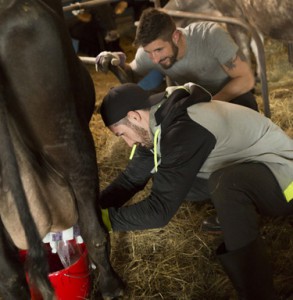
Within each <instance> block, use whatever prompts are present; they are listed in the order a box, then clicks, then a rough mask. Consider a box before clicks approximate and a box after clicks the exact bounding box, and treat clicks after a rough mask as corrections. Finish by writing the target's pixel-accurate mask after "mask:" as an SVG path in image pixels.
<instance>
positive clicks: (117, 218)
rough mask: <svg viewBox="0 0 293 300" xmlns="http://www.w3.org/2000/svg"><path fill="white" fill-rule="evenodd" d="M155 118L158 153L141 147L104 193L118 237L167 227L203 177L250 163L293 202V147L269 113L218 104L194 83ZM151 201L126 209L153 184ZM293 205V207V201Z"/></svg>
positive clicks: (169, 98) (174, 92)
mask: <svg viewBox="0 0 293 300" xmlns="http://www.w3.org/2000/svg"><path fill="white" fill-rule="evenodd" d="M161 96H162V101H161V102H160V103H159V104H157V105H155V106H153V107H152V108H151V111H150V128H151V131H152V133H153V135H154V149H153V150H152V151H150V150H147V149H144V148H142V147H138V149H137V150H136V153H135V155H134V157H133V159H132V160H130V161H129V163H128V165H127V167H126V169H125V170H124V171H123V172H122V173H121V174H120V175H119V176H118V177H117V178H116V179H115V180H114V181H113V182H112V183H111V184H110V185H109V186H108V187H107V188H106V189H105V190H104V191H102V193H101V199H100V200H101V205H102V207H103V208H107V207H109V210H108V212H109V217H110V221H111V224H112V228H113V230H114V231H126V230H141V229H147V228H157V227H162V226H165V225H166V224H167V223H168V222H169V221H170V219H171V218H172V217H173V215H174V214H175V213H176V211H177V210H178V208H179V206H180V205H181V203H182V202H183V201H184V199H185V197H186V195H187V194H188V192H189V190H190V189H191V187H192V185H193V183H194V181H195V179H196V177H201V178H206V179H208V178H209V176H210V175H211V174H212V173H213V172H214V171H216V170H218V169H220V168H223V167H226V166H230V165H233V164H239V163H246V162H260V163H264V164H265V165H266V166H268V167H269V168H270V170H271V171H272V173H273V174H274V175H275V177H276V179H277V181H278V182H279V185H280V188H281V189H282V191H283V193H284V197H285V199H286V200H287V201H288V202H289V201H291V200H292V198H293V140H292V139H290V138H289V137H288V136H287V135H286V134H285V133H284V132H283V131H282V130H281V129H280V128H279V127H278V126H276V125H275V124H274V123H272V121H271V120H270V119H268V118H266V117H264V116H262V115H261V114H259V113H257V112H255V111H253V110H251V109H249V108H245V107H242V106H240V105H234V104H231V103H225V102H221V101H213V100H211V96H210V94H209V93H208V92H206V91H205V90H204V89H202V88H200V87H198V86H196V85H194V84H186V85H185V86H182V87H173V88H168V89H167V92H166V93H163V94H162V95H161ZM150 178H152V179H153V185H152V188H151V192H150V194H149V196H148V197H146V198H145V199H144V200H142V201H140V202H138V203H136V204H133V205H129V206H123V204H125V203H126V202H127V201H128V200H129V199H130V198H131V197H132V196H133V195H134V194H136V193H137V192H138V191H140V190H142V189H143V188H144V187H145V185H146V184H147V182H148V181H149V179H150ZM292 201H293V200H292Z"/></svg>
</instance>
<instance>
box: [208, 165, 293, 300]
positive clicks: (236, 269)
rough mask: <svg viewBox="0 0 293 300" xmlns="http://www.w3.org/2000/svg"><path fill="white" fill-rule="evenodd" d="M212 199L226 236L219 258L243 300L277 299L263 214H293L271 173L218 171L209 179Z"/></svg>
mask: <svg viewBox="0 0 293 300" xmlns="http://www.w3.org/2000/svg"><path fill="white" fill-rule="evenodd" d="M209 188H210V191H211V199H212V202H213V203H214V205H215V208H216V211H217V214H218V217H219V220H220V224H221V227H222V229H223V234H224V244H222V245H221V246H220V247H219V248H218V250H217V254H218V257H219V259H220V261H221V263H222V265H223V267H224V269H225V271H226V273H227V275H228V276H229V277H230V279H231V282H232V283H233V285H234V287H235V289H236V290H237V292H238V295H239V298H240V299H245V300H250V299H251V300H252V299H258V300H261V299H263V300H264V299H266V300H269V299H274V291H273V278H272V272H271V268H270V263H269V259H268V257H267V254H266V249H265V246H264V243H263V241H262V239H261V238H260V236H259V214H263V215H271V216H281V215H289V214H292V213H293V203H290V202H289V203H288V202H287V201H286V200H285V198H284V196H283V193H282V191H281V189H280V187H279V185H278V183H277V181H276V179H275V178H274V176H273V174H272V173H271V171H270V170H269V169H268V168H267V167H266V166H265V165H262V164H257V163H248V164H240V165H235V166H231V167H228V168H224V169H222V170H219V171H216V172H215V173H213V174H212V176H211V177H210V179H209Z"/></svg>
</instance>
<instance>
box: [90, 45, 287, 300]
mask: <svg viewBox="0 0 293 300" xmlns="http://www.w3.org/2000/svg"><path fill="white" fill-rule="evenodd" d="M126 46H127V45H126ZM123 47H124V49H125V45H123ZM127 47H128V48H127V51H128V52H129V53H130V54H133V53H134V49H132V48H131V47H129V46H127ZM129 53H128V57H131V55H129ZM266 60H267V74H268V79H269V88H270V101H271V110H272V119H273V121H274V122H275V123H277V124H278V125H280V126H281V127H282V128H283V129H284V130H285V131H286V132H287V133H288V134H289V135H291V137H292V136H293V117H292V115H293V86H292V78H293V67H292V66H289V64H288V62H287V53H286V49H285V48H284V46H283V45H282V44H281V43H279V42H276V41H270V40H269V41H266ZM89 70H90V72H91V74H92V77H93V79H94V82H95V87H96V92H97V97H96V100H97V103H96V104H97V107H98V106H99V104H100V102H101V99H102V97H103V96H104V95H105V93H106V92H107V91H108V90H109V88H110V87H112V86H114V85H118V84H119V82H118V81H117V80H116V78H115V77H114V76H113V75H111V74H108V75H103V74H98V73H96V72H95V71H94V68H93V67H92V66H89ZM256 94H257V100H258V103H259V105H260V107H262V101H261V97H260V86H259V84H258V85H257V88H256ZM91 130H92V133H93V135H94V140H95V144H96V149H97V153H98V164H99V170H100V185H101V188H102V189H103V188H105V187H106V186H107V185H108V184H109V183H110V182H111V181H112V180H113V179H114V178H115V177H116V176H117V174H118V173H119V172H120V171H121V170H122V169H123V168H124V166H125V165H126V163H127V160H128V156H129V153H130V149H129V148H128V147H127V146H126V144H124V142H123V141H122V140H120V139H119V138H117V137H115V136H114V135H112V134H111V133H110V132H109V131H108V130H107V129H105V128H104V126H103V124H102V121H101V118H100V115H99V114H98V113H97V112H96V113H95V114H94V116H93V118H92V122H91ZM149 189H150V186H147V188H146V189H145V190H144V191H143V192H140V193H139V194H138V195H136V197H135V198H134V199H133V200H132V201H133V202H135V201H139V200H141V199H142V198H143V197H144V196H146V195H147V194H148V192H149ZM213 212H214V211H213V208H212V206H211V205H210V204H208V203H206V204H200V205H199V204H192V203H184V204H183V205H182V206H181V208H180V209H179V211H178V212H177V214H176V216H175V217H174V218H173V219H172V221H171V222H170V223H169V224H168V225H167V226H166V227H164V228H161V229H155V230H145V231H141V232H127V233H111V243H112V254H111V260H112V263H113V266H114V268H115V269H116V270H117V272H118V273H119V275H120V276H121V277H122V278H123V280H124V281H125V282H126V283H127V289H126V293H125V296H124V298H123V299H131V300H147V299H154V300H156V299H165V300H179V299H180V300H221V299H223V300H224V299H225V300H227V299H230V300H233V299H236V296H235V292H234V290H233V288H232V286H231V284H230V282H229V280H228V278H227V276H226V275H225V274H224V272H223V270H222V268H221V266H220V265H219V264H218V261H217V258H216V257H215V254H214V250H215V249H216V247H217V245H218V243H219V242H220V241H221V236H219V235H218V236H215V235H211V234H207V233H204V232H201V231H200V226H201V222H202V220H203V219H204V218H206V217H207V216H209V215H211V214H212V213H213ZM262 222H263V226H262V234H263V236H264V237H265V239H266V242H267V243H268V245H269V250H270V255H271V258H272V262H273V267H274V278H275V284H276V289H277V292H278V294H279V296H280V299H287V298H288V296H289V295H291V294H293V226H292V225H293V218H292V217H290V218H287V219H283V218H279V219H275V220H272V219H269V218H265V219H263V220H262ZM96 289H97V287H96V286H94V291H93V293H92V295H91V297H90V299H98V298H99V296H97V293H96V292H97V291H96ZM290 299H291V298H290Z"/></svg>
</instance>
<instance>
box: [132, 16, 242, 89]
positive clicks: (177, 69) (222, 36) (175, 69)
mask: <svg viewBox="0 0 293 300" xmlns="http://www.w3.org/2000/svg"><path fill="white" fill-rule="evenodd" d="M178 30H180V31H181V32H182V33H183V35H184V36H185V37H186V42H187V51H186V53H185V55H184V57H183V58H181V59H180V60H178V61H177V62H176V63H175V64H174V65H173V66H172V67H171V68H169V69H163V68H162V67H161V66H160V65H158V64H154V63H153V62H152V61H151V60H150V58H149V57H148V55H147V54H146V53H145V52H144V50H143V48H141V47H140V48H139V49H138V50H137V53H136V55H135V60H134V61H133V62H132V63H131V67H132V70H133V71H134V73H136V74H138V75H139V76H144V75H146V74H147V73H148V72H149V71H150V70H151V69H157V70H159V71H161V72H162V73H163V74H165V75H167V76H168V77H169V78H170V79H171V80H172V81H173V82H174V83H175V84H177V85H182V84H184V83H187V82H194V83H197V84H199V85H201V86H203V87H204V88H206V89H207V90H208V91H209V92H211V93H212V94H215V93H217V92H218V91H219V90H220V89H222V87H223V86H224V85H225V84H226V83H227V82H228V81H229V80H230V79H229V76H228V75H227V74H226V73H225V72H224V70H223V68H222V66H221V65H223V64H225V63H226V62H228V61H229V60H230V59H232V58H234V57H235V55H236V52H237V50H238V46H237V45H236V44H235V42H234V41H233V39H232V37H231V36H230V35H229V34H228V32H227V31H226V30H225V29H224V28H222V27H221V26H220V25H218V24H217V23H213V22H196V23H192V24H190V25H188V26H187V27H185V28H178Z"/></svg>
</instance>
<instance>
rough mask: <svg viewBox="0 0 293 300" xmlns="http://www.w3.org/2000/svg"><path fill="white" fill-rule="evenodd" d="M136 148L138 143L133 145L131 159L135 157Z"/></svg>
mask: <svg viewBox="0 0 293 300" xmlns="http://www.w3.org/2000/svg"><path fill="white" fill-rule="evenodd" d="M135 150H136V144H134V145H133V146H132V150H131V153H130V156H129V159H130V160H132V159H133V156H134V153H135Z"/></svg>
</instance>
